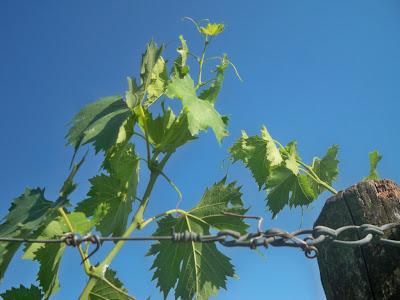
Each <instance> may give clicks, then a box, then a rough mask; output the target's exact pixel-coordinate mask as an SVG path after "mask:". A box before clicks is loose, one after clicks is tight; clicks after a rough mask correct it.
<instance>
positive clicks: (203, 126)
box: [166, 74, 228, 143]
mask: <svg viewBox="0 0 400 300" xmlns="http://www.w3.org/2000/svg"><path fill="white" fill-rule="evenodd" d="M166 96H167V97H169V98H171V99H173V98H178V99H180V100H182V104H183V110H184V111H185V112H186V113H187V118H188V123H189V131H190V133H191V134H192V135H197V134H198V133H199V132H200V131H202V130H207V129H208V128H209V127H211V128H212V129H213V131H214V134H215V136H216V138H217V140H218V142H219V143H220V142H221V140H222V139H223V138H224V137H225V136H227V135H228V131H227V130H226V117H222V116H221V115H220V114H219V113H218V112H217V111H216V110H215V108H214V106H213V105H212V104H211V103H210V102H208V101H204V100H202V99H200V98H198V97H197V95H196V88H195V86H194V82H193V79H192V78H191V77H190V75H189V74H187V75H186V76H184V77H183V78H180V77H179V76H173V77H172V79H171V81H170V82H169V84H168V87H167V90H166Z"/></svg>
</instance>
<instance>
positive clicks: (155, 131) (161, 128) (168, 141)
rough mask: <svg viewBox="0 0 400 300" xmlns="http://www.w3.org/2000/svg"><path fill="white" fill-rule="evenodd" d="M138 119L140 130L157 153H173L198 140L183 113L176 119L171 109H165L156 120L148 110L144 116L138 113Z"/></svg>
mask: <svg viewBox="0 0 400 300" xmlns="http://www.w3.org/2000/svg"><path fill="white" fill-rule="evenodd" d="M137 118H138V123H139V125H140V128H141V129H142V131H143V132H144V134H145V135H147V138H148V139H149V142H150V143H151V144H152V145H153V146H154V149H155V150H157V151H160V152H168V153H172V152H174V151H175V150H176V149H177V148H178V147H180V146H182V145H184V144H186V142H188V141H190V140H193V139H195V138H196V137H194V136H192V135H191V133H190V131H189V129H188V121H187V116H186V114H185V113H181V114H179V116H178V117H176V116H175V114H174V112H173V111H172V109H171V108H168V109H165V108H164V107H163V113H162V115H160V116H158V117H156V118H155V119H154V118H153V116H152V114H151V112H149V111H148V110H144V111H143V114H140V113H138V114H137ZM146 131H147V132H146Z"/></svg>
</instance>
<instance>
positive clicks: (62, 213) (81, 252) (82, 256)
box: [58, 207, 91, 275]
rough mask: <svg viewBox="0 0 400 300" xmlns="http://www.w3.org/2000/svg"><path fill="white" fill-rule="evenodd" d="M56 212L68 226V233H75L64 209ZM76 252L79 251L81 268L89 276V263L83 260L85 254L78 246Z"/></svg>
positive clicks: (61, 208)
mask: <svg viewBox="0 0 400 300" xmlns="http://www.w3.org/2000/svg"><path fill="white" fill-rule="evenodd" d="M58 212H59V213H60V215H61V216H62V217H63V219H64V221H65V223H66V224H67V226H68V229H69V231H71V232H75V230H74V226H72V223H71V221H70V220H69V218H68V215H67V214H66V213H65V211H64V208H63V207H60V208H58ZM78 251H79V254H80V255H81V258H82V261H83V267H84V269H85V273H86V274H88V275H89V274H90V266H91V265H90V261H89V259H85V258H86V255H85V252H84V251H83V249H82V247H81V246H80V245H79V246H78Z"/></svg>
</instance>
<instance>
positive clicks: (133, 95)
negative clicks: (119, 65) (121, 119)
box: [125, 76, 143, 109]
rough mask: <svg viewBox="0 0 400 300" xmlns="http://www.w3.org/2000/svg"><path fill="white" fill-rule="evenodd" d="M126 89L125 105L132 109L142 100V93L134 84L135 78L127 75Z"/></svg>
mask: <svg viewBox="0 0 400 300" xmlns="http://www.w3.org/2000/svg"><path fill="white" fill-rule="evenodd" d="M127 80H128V90H127V91H126V92H125V99H126V105H127V106H128V107H129V108H130V109H133V108H135V107H136V106H137V105H138V104H139V103H140V101H141V100H142V97H143V94H141V92H140V89H139V87H138V86H137V84H136V79H135V78H131V77H129V76H128V78H127Z"/></svg>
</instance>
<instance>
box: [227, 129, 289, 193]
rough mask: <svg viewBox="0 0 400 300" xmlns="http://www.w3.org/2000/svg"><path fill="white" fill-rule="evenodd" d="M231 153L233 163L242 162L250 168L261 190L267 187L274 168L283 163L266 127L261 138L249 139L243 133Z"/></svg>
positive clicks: (252, 137) (230, 150)
mask: <svg viewBox="0 0 400 300" xmlns="http://www.w3.org/2000/svg"><path fill="white" fill-rule="evenodd" d="M229 152H230V153H231V155H232V156H231V157H232V160H233V161H238V160H241V161H242V162H243V163H244V164H245V165H246V167H247V168H249V170H250V171H251V173H252V174H253V177H254V179H255V180H256V182H257V184H258V188H259V189H261V188H262V187H263V186H265V183H266V180H267V177H268V176H269V175H270V174H271V172H272V168H273V167H275V166H277V165H279V164H280V163H281V162H282V156H281V154H280V152H279V150H278V148H277V147H276V145H275V142H274V141H273V139H272V137H271V135H270V134H269V133H268V131H267V129H266V128H265V127H263V128H262V130H261V135H260V136H257V135H256V136H251V137H248V136H247V134H246V132H244V131H243V132H242V136H241V138H240V139H238V141H236V143H235V144H234V145H233V146H232V147H231V148H230V149H229Z"/></svg>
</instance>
